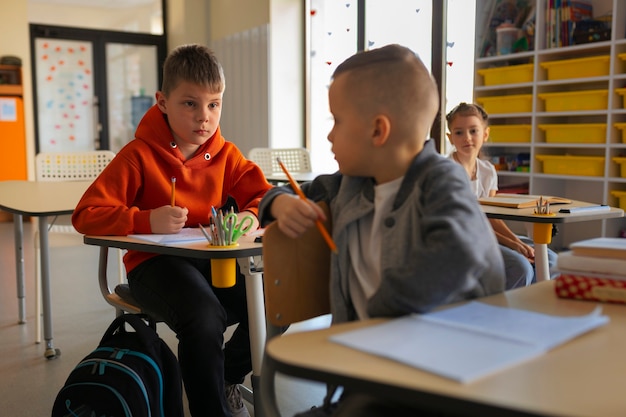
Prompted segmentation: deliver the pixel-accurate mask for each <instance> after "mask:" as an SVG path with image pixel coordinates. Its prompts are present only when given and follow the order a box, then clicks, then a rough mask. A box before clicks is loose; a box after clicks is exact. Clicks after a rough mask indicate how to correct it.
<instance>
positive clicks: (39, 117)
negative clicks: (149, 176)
mask: <svg viewBox="0 0 626 417" xmlns="http://www.w3.org/2000/svg"><path fill="white" fill-rule="evenodd" d="M31 51H32V62H33V66H34V71H33V86H34V92H35V94H34V95H35V100H34V101H35V106H36V108H35V112H34V113H35V127H36V132H35V133H36V139H37V141H36V150H37V152H38V153H39V152H67V151H88V150H95V149H107V150H112V151H114V152H117V151H119V150H120V149H121V148H122V147H123V146H124V145H125V144H126V143H127V142H128V141H130V140H131V139H133V137H134V132H135V128H136V125H137V123H138V121H139V120H140V119H141V117H142V116H143V113H145V111H146V110H147V108H148V107H149V106H151V105H152V103H153V102H154V100H153V98H154V93H155V92H156V91H157V90H158V88H159V87H160V83H161V68H160V64H161V63H162V62H163V61H164V60H165V54H166V45H165V37H164V36H160V35H149V34H137V33H126V32H107V31H101V30H92V29H79V28H70V27H60V26H43V25H35V24H33V25H31Z"/></svg>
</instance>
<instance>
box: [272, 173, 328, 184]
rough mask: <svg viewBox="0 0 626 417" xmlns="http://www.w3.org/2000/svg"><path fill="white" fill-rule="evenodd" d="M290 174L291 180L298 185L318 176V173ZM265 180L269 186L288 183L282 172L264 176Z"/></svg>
mask: <svg viewBox="0 0 626 417" xmlns="http://www.w3.org/2000/svg"><path fill="white" fill-rule="evenodd" d="M290 174H291V176H292V177H293V179H294V180H296V182H299V183H303V182H310V181H313V180H314V179H315V178H317V176H318V175H320V173H319V172H291V173H290ZM265 179H266V180H267V181H268V182H269V183H271V184H283V183H288V180H287V175H285V174H283V173H282V172H275V173H273V174H269V175H266V176H265Z"/></svg>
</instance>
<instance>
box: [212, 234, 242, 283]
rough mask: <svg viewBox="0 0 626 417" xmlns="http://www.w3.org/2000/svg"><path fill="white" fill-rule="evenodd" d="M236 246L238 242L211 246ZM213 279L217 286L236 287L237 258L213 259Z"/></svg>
mask: <svg viewBox="0 0 626 417" xmlns="http://www.w3.org/2000/svg"><path fill="white" fill-rule="evenodd" d="M236 246H238V244H233V245H228V246H211V247H213V248H234V247H236ZM211 281H212V283H213V286H214V287H216V288H230V287H234V286H235V283H236V282H237V260H236V259H235V258H224V259H216V258H214V259H211Z"/></svg>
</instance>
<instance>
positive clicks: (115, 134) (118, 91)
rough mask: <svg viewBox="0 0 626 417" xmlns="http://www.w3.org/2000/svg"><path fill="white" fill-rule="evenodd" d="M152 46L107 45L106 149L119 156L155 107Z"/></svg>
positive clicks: (154, 64) (156, 87) (154, 50)
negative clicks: (144, 118) (107, 144)
mask: <svg viewBox="0 0 626 417" xmlns="http://www.w3.org/2000/svg"><path fill="white" fill-rule="evenodd" d="M157 55H158V54H157V48H156V46H154V45H148V46H144V45H130V44H122V43H108V44H106V65H107V103H108V108H109V111H108V132H109V141H108V143H109V149H110V150H112V151H113V152H116V153H117V152H118V151H119V150H120V149H122V147H123V146H124V145H125V144H126V143H128V141H129V140H130V139H132V138H133V137H134V135H135V129H136V128H137V124H138V123H139V121H140V120H141V118H142V117H143V115H144V113H145V112H146V111H147V110H148V109H149V108H150V106H152V105H153V104H154V103H155V98H154V95H155V92H156V91H157V90H158V89H159V88H160V84H159V80H158V78H159V77H158V73H157V65H156V64H157V62H158V58H157Z"/></svg>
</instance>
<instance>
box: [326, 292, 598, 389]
mask: <svg viewBox="0 0 626 417" xmlns="http://www.w3.org/2000/svg"><path fill="white" fill-rule="evenodd" d="M600 313H601V311H600V309H596V311H594V312H593V313H591V314H588V315H586V316H581V317H557V316H550V315H545V314H540V313H535V312H531V311H524V310H518V309H513V308H505V307H494V306H491V305H487V304H484V303H479V302H470V303H467V304H464V305H462V306H460V307H455V308H450V309H447V310H443V311H438V312H435V313H431V314H424V315H410V316H406V317H402V318H398V319H394V320H391V321H389V322H386V323H384V324H381V325H377V326H372V327H368V328H365V329H360V330H355V331H351V332H346V333H341V334H337V335H334V336H332V337H331V338H330V340H331V341H333V342H336V343H340V344H343V345H346V346H349V347H351V348H354V349H358V350H361V351H365V352H369V353H372V354H375V355H379V356H384V357H387V358H390V359H393V360H396V361H399V362H402V363H405V364H408V365H410V366H413V367H416V368H420V369H423V370H425V371H428V372H432V373H435V374H438V375H441V376H444V377H446V378H450V379H454V380H456V381H460V382H471V381H473V380H475V379H477V378H480V377H483V376H486V375H488V374H490V373H492V372H496V371H500V370H502V369H505V368H507V367H510V366H513V365H517V364H519V363H521V362H523V361H526V360H528V359H531V358H533V357H536V356H538V355H541V354H543V353H545V352H547V351H548V350H550V349H552V348H553V347H555V346H558V345H560V344H562V343H564V342H566V341H568V340H570V339H572V338H574V337H576V336H579V335H581V334H583V333H585V332H588V331H590V330H592V329H594V328H596V327H599V326H602V325H604V324H606V323H608V322H609V318H608V317H606V316H602V315H601V314H600Z"/></svg>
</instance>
